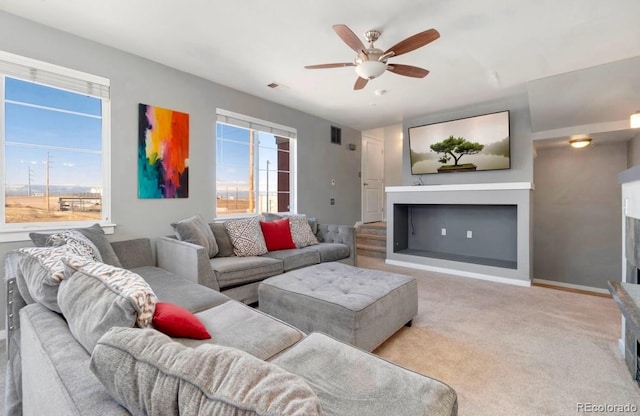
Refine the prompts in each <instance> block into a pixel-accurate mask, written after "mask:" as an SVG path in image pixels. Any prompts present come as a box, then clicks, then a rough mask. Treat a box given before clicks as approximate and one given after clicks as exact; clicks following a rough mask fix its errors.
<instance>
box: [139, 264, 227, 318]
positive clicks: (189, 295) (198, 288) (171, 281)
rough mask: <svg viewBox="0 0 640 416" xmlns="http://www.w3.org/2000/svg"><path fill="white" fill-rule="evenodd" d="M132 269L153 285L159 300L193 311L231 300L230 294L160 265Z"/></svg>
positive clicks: (152, 287)
mask: <svg viewBox="0 0 640 416" xmlns="http://www.w3.org/2000/svg"><path fill="white" fill-rule="evenodd" d="M131 271H132V272H134V273H136V274H137V275H139V276H140V277H142V278H143V279H144V280H145V282H147V283H148V284H149V286H151V289H152V290H153V293H155V294H156V297H157V298H158V300H159V301H162V302H170V303H174V304H176V305H179V306H181V307H183V308H185V309H186V310H188V311H189V312H192V313H196V312H200V311H202V310H205V309H209V308H212V307H214V306H218V305H220V304H223V303H225V302H226V301H228V300H229V297H228V296H226V295H223V294H222V293H220V292H218V291H217V290H213V289H210V288H208V287H205V286H202V285H199V284H197V283H195V282H192V281H191V280H187V279H183V278H181V277H179V276H176V275H175V274H173V273H170V272H168V271H166V270H164V269H161V268H159V267H151V266H145V267H137V268H135V269H131Z"/></svg>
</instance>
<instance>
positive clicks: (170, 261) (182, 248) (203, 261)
mask: <svg viewBox="0 0 640 416" xmlns="http://www.w3.org/2000/svg"><path fill="white" fill-rule="evenodd" d="M156 256H157V259H158V267H160V268H162V269H164V270H166V271H168V272H171V273H173V274H175V275H176V276H180V277H183V278H185V279H188V280H191V281H193V282H195V283H199V284H201V285H203V286H207V287H210V288H211V289H214V290H218V291H219V290H220V286H219V285H218V280H217V279H216V277H215V275H214V273H213V269H212V268H211V263H210V262H209V256H208V254H207V251H206V249H205V248H204V247H202V246H199V245H197V244H192V243H187V242H186V241H180V240H178V239H176V238H174V237H160V238H159V239H158V240H157V241H156Z"/></svg>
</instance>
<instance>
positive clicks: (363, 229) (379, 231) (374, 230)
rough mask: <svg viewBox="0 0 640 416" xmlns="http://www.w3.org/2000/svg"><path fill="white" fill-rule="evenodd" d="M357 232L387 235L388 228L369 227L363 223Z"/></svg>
mask: <svg viewBox="0 0 640 416" xmlns="http://www.w3.org/2000/svg"><path fill="white" fill-rule="evenodd" d="M356 234H375V235H385V236H386V235H387V229H386V227H385V228H381V227H367V226H365V225H361V226H360V227H358V229H357V230H356Z"/></svg>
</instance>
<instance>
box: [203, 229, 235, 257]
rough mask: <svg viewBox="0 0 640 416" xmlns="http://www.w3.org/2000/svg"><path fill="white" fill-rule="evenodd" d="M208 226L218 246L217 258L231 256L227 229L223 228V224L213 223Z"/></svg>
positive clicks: (231, 250) (231, 244)
mask: <svg viewBox="0 0 640 416" xmlns="http://www.w3.org/2000/svg"><path fill="white" fill-rule="evenodd" d="M209 226H210V228H211V231H213V235H214V237H215V238H216V243H217V244H218V257H230V256H233V255H234V254H233V243H232V242H231V238H229V233H227V229H226V228H224V223H223V222H214V223H211V224H209Z"/></svg>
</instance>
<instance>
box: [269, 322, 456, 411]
mask: <svg viewBox="0 0 640 416" xmlns="http://www.w3.org/2000/svg"><path fill="white" fill-rule="evenodd" d="M272 362H273V363H274V364H277V365H279V366H280V367H282V368H284V369H285V370H287V371H290V372H292V373H294V374H298V375H300V376H302V377H303V378H304V379H305V380H307V382H308V383H309V385H310V386H311V388H312V389H313V391H314V392H315V393H316V394H317V395H318V398H319V400H320V405H321V407H322V410H323V412H324V414H326V415H367V416H388V415H429V416H455V415H456V414H457V409H458V401H457V397H456V392H455V391H454V390H453V389H452V388H451V387H449V386H447V385H446V384H444V383H442V382H440V381H438V380H435V379H432V378H429V377H426V376H423V375H421V374H418V373H414V372H413V371H410V370H407V369H405V368H402V367H400V366H398V365H396V364H393V363H390V362H388V361H385V360H383V359H381V358H379V357H376V356H374V355H372V354H369V353H366V352H364V351H362V350H360V349H358V348H355V347H352V346H350V345H348V344H344V343H342V342H339V341H336V340H335V339H333V338H330V337H328V336H326V335H324V334H321V333H313V334H311V335H309V336H308V337H307V338H305V339H304V340H302V341H301V342H300V343H298V344H297V345H296V346H294V347H293V348H290V349H289V350H287V351H285V352H284V354H282V355H280V356H278V357H276V358H275V359H274V360H273V361H272ZM346 392H348V394H347V393H346Z"/></svg>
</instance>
